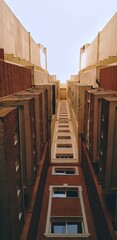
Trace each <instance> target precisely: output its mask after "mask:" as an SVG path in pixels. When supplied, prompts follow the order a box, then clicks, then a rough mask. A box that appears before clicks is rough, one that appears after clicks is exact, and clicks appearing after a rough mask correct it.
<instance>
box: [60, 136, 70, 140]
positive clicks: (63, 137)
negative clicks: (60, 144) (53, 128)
mask: <svg viewBox="0 0 117 240" xmlns="http://www.w3.org/2000/svg"><path fill="white" fill-rule="evenodd" d="M57 139H71V136H57Z"/></svg>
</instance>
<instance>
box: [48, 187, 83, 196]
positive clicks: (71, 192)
mask: <svg viewBox="0 0 117 240" xmlns="http://www.w3.org/2000/svg"><path fill="white" fill-rule="evenodd" d="M53 197H54V198H78V197H79V194H78V189H74V188H72V189H69V188H67V189H64V188H63V189H62V188H61V189H60V188H57V189H55V190H54V191H53Z"/></svg>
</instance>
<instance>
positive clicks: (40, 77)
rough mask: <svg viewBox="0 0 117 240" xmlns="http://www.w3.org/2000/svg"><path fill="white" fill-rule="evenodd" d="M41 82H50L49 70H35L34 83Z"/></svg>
mask: <svg viewBox="0 0 117 240" xmlns="http://www.w3.org/2000/svg"><path fill="white" fill-rule="evenodd" d="M40 83H44V84H46V83H48V72H46V71H44V72H42V71H38V70H34V84H35V85H38V84H40Z"/></svg>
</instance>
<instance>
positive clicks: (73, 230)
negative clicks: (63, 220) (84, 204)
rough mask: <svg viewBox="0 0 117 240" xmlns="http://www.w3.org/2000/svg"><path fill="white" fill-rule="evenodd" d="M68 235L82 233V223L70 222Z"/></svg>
mask: <svg viewBox="0 0 117 240" xmlns="http://www.w3.org/2000/svg"><path fill="white" fill-rule="evenodd" d="M67 233H70V234H77V233H82V223H81V222H68V223H67Z"/></svg>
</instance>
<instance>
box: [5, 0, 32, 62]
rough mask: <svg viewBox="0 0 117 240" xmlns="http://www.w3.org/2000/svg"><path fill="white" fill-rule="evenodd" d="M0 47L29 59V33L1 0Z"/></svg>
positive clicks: (6, 51)
mask: <svg viewBox="0 0 117 240" xmlns="http://www.w3.org/2000/svg"><path fill="white" fill-rule="evenodd" d="M0 48H4V50H5V53H13V54H14V55H15V56H19V57H21V58H22V59H23V58H25V59H26V60H29V33H28V32H27V31H26V30H25V28H24V27H23V26H22V25H21V23H20V22H19V21H18V19H17V18H16V17H15V15H14V14H13V13H12V12H11V10H10V9H9V8H8V7H7V5H6V3H5V2H4V1H3V0H1V1H0Z"/></svg>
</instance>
